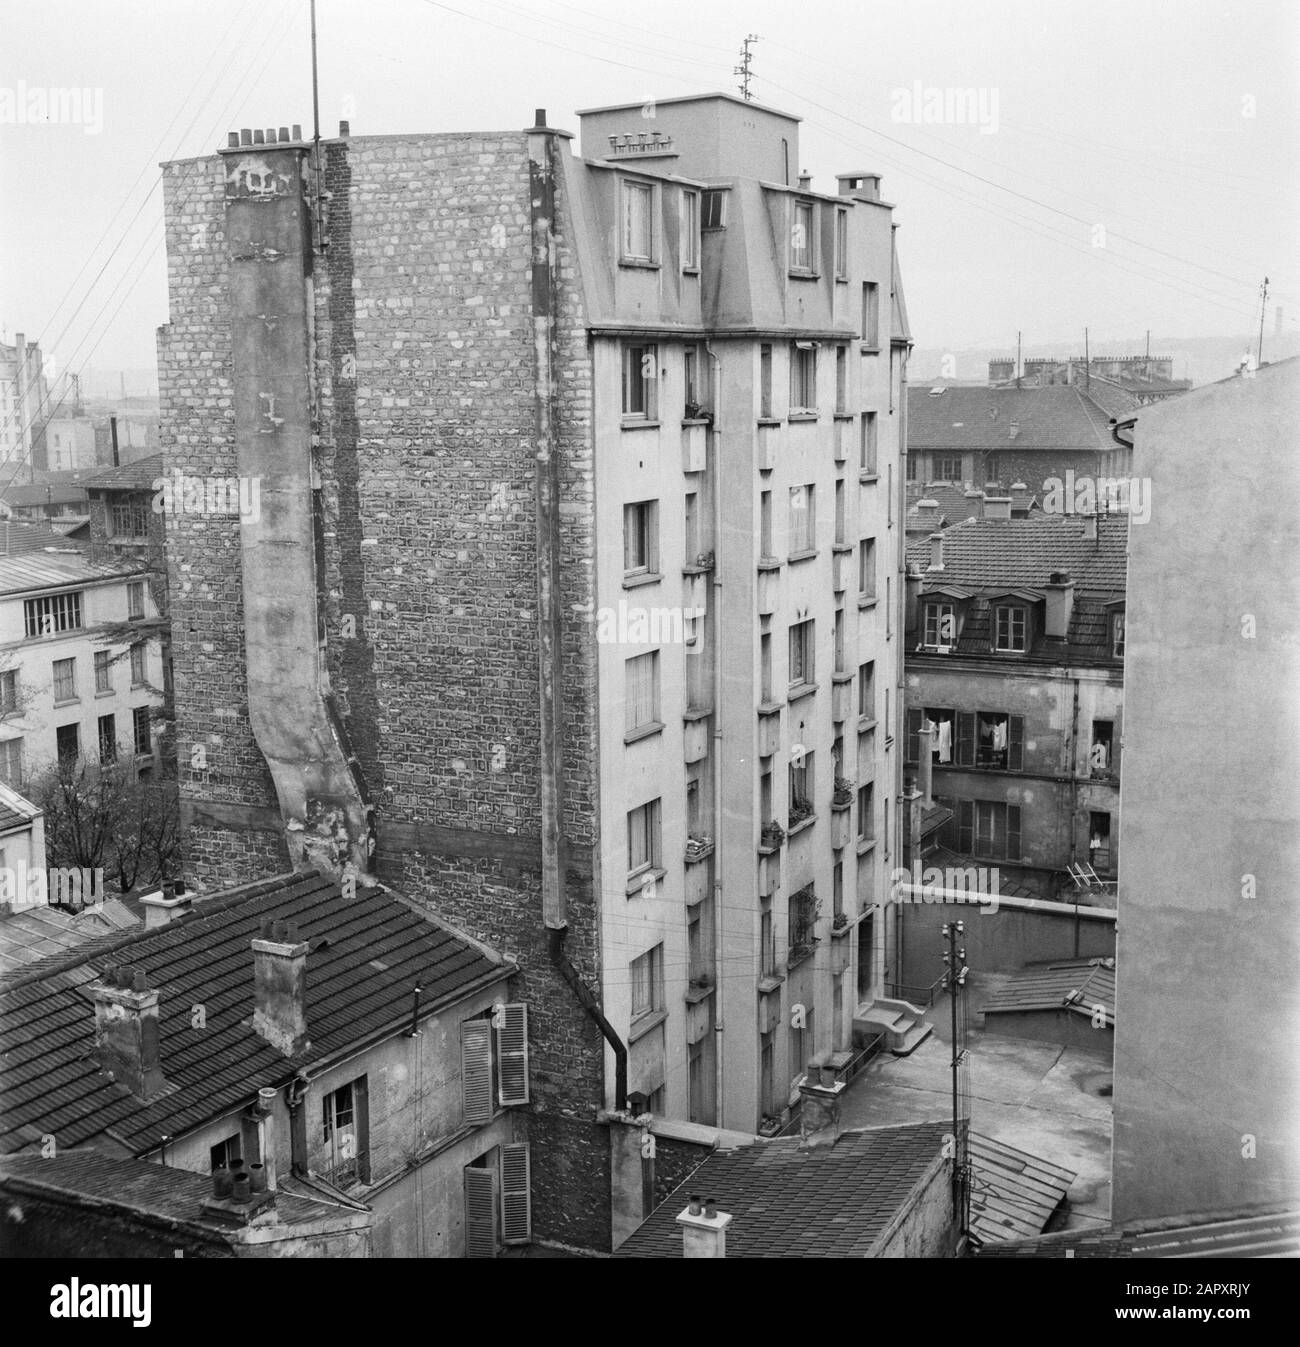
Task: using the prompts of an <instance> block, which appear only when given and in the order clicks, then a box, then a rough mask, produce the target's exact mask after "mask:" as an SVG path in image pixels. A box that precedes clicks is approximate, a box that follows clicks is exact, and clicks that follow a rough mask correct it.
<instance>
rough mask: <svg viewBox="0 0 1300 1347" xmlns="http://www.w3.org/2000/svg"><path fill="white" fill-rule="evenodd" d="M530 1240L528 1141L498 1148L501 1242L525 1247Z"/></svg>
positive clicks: (530, 1188)
mask: <svg viewBox="0 0 1300 1347" xmlns="http://www.w3.org/2000/svg"><path fill="white" fill-rule="evenodd" d="M532 1237H533V1198H532V1185H531V1179H530V1174H529V1159H528V1142H526V1141H518V1142H511V1143H509V1144H508V1145H505V1146H502V1147H501V1239H502V1241H503V1242H504V1243H506V1244H527V1243H529V1241H530V1240H531V1239H532Z"/></svg>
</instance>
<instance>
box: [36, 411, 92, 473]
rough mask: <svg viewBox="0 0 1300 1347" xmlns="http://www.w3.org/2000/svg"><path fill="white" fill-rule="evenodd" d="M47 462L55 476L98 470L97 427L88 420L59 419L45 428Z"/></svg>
mask: <svg viewBox="0 0 1300 1347" xmlns="http://www.w3.org/2000/svg"><path fill="white" fill-rule="evenodd" d="M45 461H46V466H47V467H48V469H49V470H50V471H51V472H66V471H68V470H69V469H74V470H75V469H86V468H94V467H96V466H97V465H98V462H99V460H98V458H97V456H96V449H95V423H94V422H93V421H92V420H91V419H90V417H88V416H84V417H71V416H58V417H54V418H53V419H52V420H50V421H47V422H46V425H45Z"/></svg>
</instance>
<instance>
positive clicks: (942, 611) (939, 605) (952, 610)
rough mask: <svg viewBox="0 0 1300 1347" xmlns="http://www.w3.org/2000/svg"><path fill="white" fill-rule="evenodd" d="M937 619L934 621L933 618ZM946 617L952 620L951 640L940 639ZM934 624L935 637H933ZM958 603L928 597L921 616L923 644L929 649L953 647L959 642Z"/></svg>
mask: <svg viewBox="0 0 1300 1347" xmlns="http://www.w3.org/2000/svg"><path fill="white" fill-rule="evenodd" d="M932 618H934V619H935V621H934V622H933V623H932V621H931V619H932ZM945 619H948V620H950V621H951V622H952V636H951V639H949V640H940V639H939V636H940V635H941V633H942V630H943V624H944V621H945ZM932 625H933V628H934V631H933V635H934V639H933V640H932V639H931V635H932V632H931V627H932ZM958 634H959V633H958V628H957V605H956V604H955V603H952V602H950V601H949V600H947V599H926V601H925V608H924V611H923V613H922V616H921V644H922V645H923V646H924V647H925V648H926V649H927V650H940V649H951V648H952V647H953V646H955V645H956V644H957V636H958Z"/></svg>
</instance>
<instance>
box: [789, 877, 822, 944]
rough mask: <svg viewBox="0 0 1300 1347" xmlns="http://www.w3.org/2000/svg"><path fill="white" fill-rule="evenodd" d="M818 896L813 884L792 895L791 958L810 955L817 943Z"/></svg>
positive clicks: (790, 913) (790, 915) (790, 911)
mask: <svg viewBox="0 0 1300 1347" xmlns="http://www.w3.org/2000/svg"><path fill="white" fill-rule="evenodd" d="M817 913H818V908H817V896H816V894H815V893H814V891H813V886H812V885H811V884H805V885H804V887H803V888H801V889H799V890H798V891H797V892H795V893H792V894H791V895H790V909H789V919H790V923H789V930H788V932H787V934H788V936H789V941H790V958H791V959H797V958H798V957H799V956H800V954H807V953H809V952H810V951H811V950H812V948H813V946H814V945H815V944H816V943H817Z"/></svg>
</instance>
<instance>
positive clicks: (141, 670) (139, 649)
mask: <svg viewBox="0 0 1300 1347" xmlns="http://www.w3.org/2000/svg"><path fill="white" fill-rule="evenodd" d="M146 682H148V677H147V674H146V670H145V643H144V642H143V641H137V642H136V643H135V644H134V645H133V646H132V647H131V686H132V687H133V688H138V687H140V686H141V685H142V684H144V683H146Z"/></svg>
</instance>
